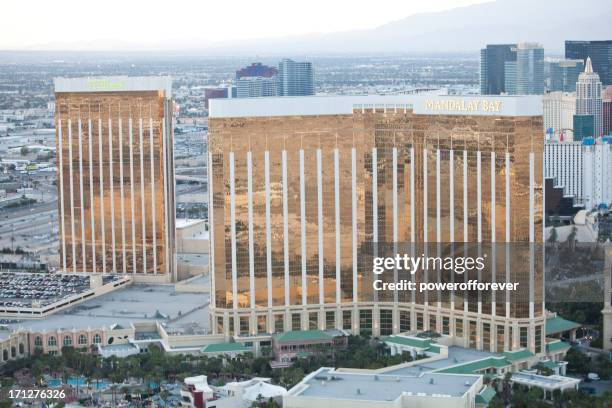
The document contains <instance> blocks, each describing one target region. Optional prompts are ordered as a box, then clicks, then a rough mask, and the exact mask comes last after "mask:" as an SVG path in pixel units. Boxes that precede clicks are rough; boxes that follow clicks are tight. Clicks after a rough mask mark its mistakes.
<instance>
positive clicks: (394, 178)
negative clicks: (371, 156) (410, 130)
mask: <svg viewBox="0 0 612 408" xmlns="http://www.w3.org/2000/svg"><path fill="white" fill-rule="evenodd" d="M392 155H393V158H392V165H393V175H392V182H391V185H392V189H393V192H392V202H393V208H392V211H393V252H394V253H397V252H398V247H397V241H398V227H397V222H398V220H397V147H395V146H394V147H393V150H392ZM393 281H394V282H398V281H399V277H398V271H397V268H393ZM393 301H394V302H395V303H397V301H398V293H397V291H396V290H395V291H393Z"/></svg>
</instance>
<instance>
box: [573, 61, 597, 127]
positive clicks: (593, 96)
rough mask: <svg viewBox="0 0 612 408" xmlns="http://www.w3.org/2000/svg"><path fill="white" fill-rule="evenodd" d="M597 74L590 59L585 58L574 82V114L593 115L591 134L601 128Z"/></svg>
mask: <svg viewBox="0 0 612 408" xmlns="http://www.w3.org/2000/svg"><path fill="white" fill-rule="evenodd" d="M601 94H602V89H601V81H600V80H599V75H597V73H595V72H593V66H592V65H591V59H590V58H587V60H586V65H585V68H584V72H583V73H582V74H580V76H579V77H578V82H577V83H576V115H593V132H594V134H593V136H596V137H597V136H599V135H600V134H601V132H602V130H603V126H602V125H603V123H602V122H603V115H602V114H603V102H602V95H601Z"/></svg>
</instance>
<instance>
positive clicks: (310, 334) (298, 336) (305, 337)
mask: <svg viewBox="0 0 612 408" xmlns="http://www.w3.org/2000/svg"><path fill="white" fill-rule="evenodd" d="M330 339H332V337H331V336H330V335H329V334H327V333H325V332H324V331H323V330H294V331H288V332H284V333H280V334H278V335H276V336H275V340H276V341H279V342H281V343H284V342H290V341H312V340H330Z"/></svg>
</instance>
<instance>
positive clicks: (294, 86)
mask: <svg viewBox="0 0 612 408" xmlns="http://www.w3.org/2000/svg"><path fill="white" fill-rule="evenodd" d="M314 93H315V91H314V71H313V69H312V62H296V61H293V60H290V59H284V60H282V61H281V62H280V63H279V64H278V94H279V95H280V96H309V95H314Z"/></svg>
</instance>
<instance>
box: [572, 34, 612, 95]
mask: <svg viewBox="0 0 612 408" xmlns="http://www.w3.org/2000/svg"><path fill="white" fill-rule="evenodd" d="M587 57H590V58H591V61H592V65H593V71H594V72H596V73H598V74H599V78H600V79H601V82H602V83H603V84H604V85H612V40H606V41H566V42H565V58H571V59H581V60H583V61H584V62H585V64H586V59H587Z"/></svg>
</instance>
